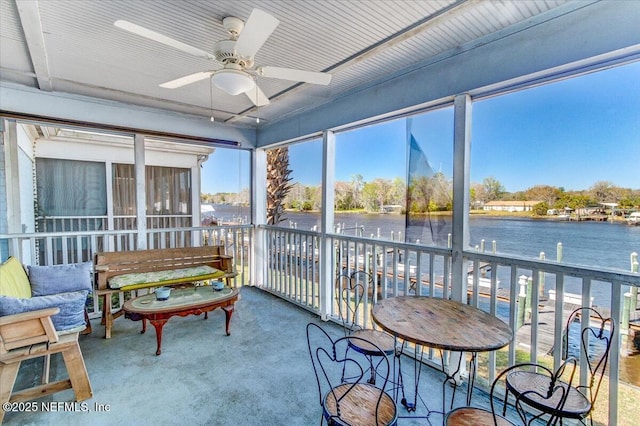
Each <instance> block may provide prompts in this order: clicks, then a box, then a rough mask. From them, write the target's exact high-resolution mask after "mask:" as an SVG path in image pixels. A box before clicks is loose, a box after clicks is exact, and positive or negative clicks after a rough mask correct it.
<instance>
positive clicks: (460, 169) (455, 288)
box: [448, 95, 471, 382]
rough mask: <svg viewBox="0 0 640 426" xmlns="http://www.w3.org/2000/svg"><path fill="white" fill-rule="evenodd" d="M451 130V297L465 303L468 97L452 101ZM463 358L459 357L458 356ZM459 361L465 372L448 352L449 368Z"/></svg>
mask: <svg viewBox="0 0 640 426" xmlns="http://www.w3.org/2000/svg"><path fill="white" fill-rule="evenodd" d="M453 105H454V121H453V126H454V133H453V227H452V241H451V298H452V299H453V300H457V301H459V302H463V303H465V302H466V296H467V291H466V290H467V277H466V275H467V270H466V262H464V259H463V256H462V252H463V251H464V249H465V248H466V247H468V246H469V190H470V183H469V182H470V178H469V170H470V166H469V154H470V151H471V97H470V96H469V95H458V96H456V97H455V100H454V104H453ZM461 357H463V358H462V359H460V358H461ZM458 364H460V370H459V374H458V375H457V376H456V377H455V380H456V382H459V381H460V375H466V374H467V371H466V370H467V369H466V365H465V362H464V353H462V352H451V357H450V359H449V365H448V368H449V371H450V372H452V371H455V370H456V368H457V366H458Z"/></svg>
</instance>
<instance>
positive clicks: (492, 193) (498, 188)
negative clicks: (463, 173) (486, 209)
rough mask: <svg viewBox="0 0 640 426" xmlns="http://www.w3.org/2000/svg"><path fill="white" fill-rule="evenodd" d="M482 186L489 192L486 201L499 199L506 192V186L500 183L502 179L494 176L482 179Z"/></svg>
mask: <svg viewBox="0 0 640 426" xmlns="http://www.w3.org/2000/svg"><path fill="white" fill-rule="evenodd" d="M482 186H483V187H484V190H485V192H486V194H487V199H486V201H494V200H499V199H500V198H501V197H502V195H503V194H504V193H505V189H504V186H503V185H502V184H501V183H500V181H499V180H498V179H496V178H494V177H493V176H489V177H486V178H484V180H483V181H482Z"/></svg>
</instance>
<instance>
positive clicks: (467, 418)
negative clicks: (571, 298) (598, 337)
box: [444, 358, 577, 426]
mask: <svg viewBox="0 0 640 426" xmlns="http://www.w3.org/2000/svg"><path fill="white" fill-rule="evenodd" d="M576 364H577V363H576V359H575V358H569V359H567V360H566V361H564V362H563V363H562V364H561V365H560V367H559V368H558V369H557V370H556V371H555V372H554V371H552V370H550V369H549V368H547V367H544V366H542V365H539V364H532V363H524V364H516V365H513V366H511V367H509V368H507V369H505V370H504V371H502V372H501V373H500V374H499V375H498V377H496V379H495V380H494V381H493V384H492V385H491V391H490V393H489V400H490V404H491V410H487V409H486V408H477V407H459V408H456V409H454V410H452V411H450V412H448V413H447V414H446V416H445V419H444V423H445V425H446V426H476V425H494V426H511V425H515V424H516V423H513V422H512V421H511V420H509V419H507V418H506V417H504V415H505V414H506V397H505V404H504V408H503V412H502V416H500V415H498V414H496V411H495V406H494V399H495V398H494V393H495V390H496V388H497V385H498V383H500V382H501V381H504V378H505V376H508V375H509V374H511V373H514V372H517V371H527V372H528V371H537V374H539V375H540V376H541V377H545V378H546V379H547V380H548V383H549V387H548V388H547V389H542V390H539V389H531V390H528V391H525V392H523V393H522V394H520V395H518V396H517V397H516V400H515V402H514V407H515V408H516V411H517V412H518V415H519V416H520V420H522V422H523V423H524V424H532V423H533V422H534V421H536V422H537V421H538V419H539V417H540V416H535V417H531V418H529V420H527V418H526V412H525V411H524V409H523V406H522V399H523V398H531V399H536V400H538V401H543V402H544V403H545V404H546V405H548V406H550V407H551V406H553V407H554V412H556V413H557V412H559V411H561V410H562V407H563V405H564V404H565V403H566V397H567V393H566V387H565V386H564V385H563V384H561V382H560V377H568V379H567V380H568V382H569V383H571V382H572V380H573V376H574V374H575V370H576ZM557 421H558V417H556V416H551V417H550V418H549V419H548V420H547V422H546V424H548V425H551V424H556V423H557Z"/></svg>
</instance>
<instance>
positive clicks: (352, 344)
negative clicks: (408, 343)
mask: <svg viewBox="0 0 640 426" xmlns="http://www.w3.org/2000/svg"><path fill="white" fill-rule="evenodd" d="M374 291H375V287H374V281H373V277H372V275H371V274H369V273H368V272H365V271H355V272H352V273H351V274H350V275H347V274H345V273H342V274H340V275H339V276H338V278H337V279H336V299H337V303H338V312H339V315H340V320H341V321H342V327H343V329H344V332H345V336H352V337H359V338H361V339H363V340H364V341H368V342H373V343H374V344H375V346H377V347H378V348H380V349H381V350H380V351H376V350H373V349H372V348H371V347H363V346H362V345H361V344H360V343H361V341H360V340H357V339H354V340H350V341H349V345H348V347H347V350H348V349H353V350H355V351H358V352H360V353H361V354H364V355H365V356H366V357H367V359H368V360H369V366H370V373H371V376H370V378H369V383H372V384H375V383H376V369H377V364H378V363H379V362H380V361H378V362H374V358H376V360H377V358H382V357H384V356H395V354H396V340H395V338H394V337H393V336H392V335H390V334H388V333H386V332H384V331H382V330H375V329H372V328H366V329H365V328H362V327H360V326H359V325H357V324H358V319H360V320H362V318H361V317H362V316H363V314H364V313H363V312H362V310H361V307H362V304H363V302H364V300H366V299H367V297H368V294H369V293H371V294H372V299H371V300H373V292H374ZM393 366H394V370H393V372H394V373H393V377H392V382H395V358H394V362H393ZM343 379H344V377H343Z"/></svg>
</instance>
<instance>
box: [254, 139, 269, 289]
mask: <svg viewBox="0 0 640 426" xmlns="http://www.w3.org/2000/svg"><path fill="white" fill-rule="evenodd" d="M251 163H252V167H251V169H252V170H254V173H253V174H252V176H251V180H252V183H251V197H252V199H253V201H252V202H251V210H252V211H251V217H252V220H253V224H254V225H255V228H254V230H255V233H254V238H253V244H252V249H253V254H252V256H251V262H252V263H251V277H252V280H253V282H252V283H251V284H253V285H263V284H264V283H265V276H266V275H265V274H266V267H267V241H266V237H265V235H266V232H265V230H264V229H260V228H258V226H259V225H264V224H265V223H266V220H267V152H266V151H265V150H264V149H256V150H255V151H253V152H252V155H251Z"/></svg>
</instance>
